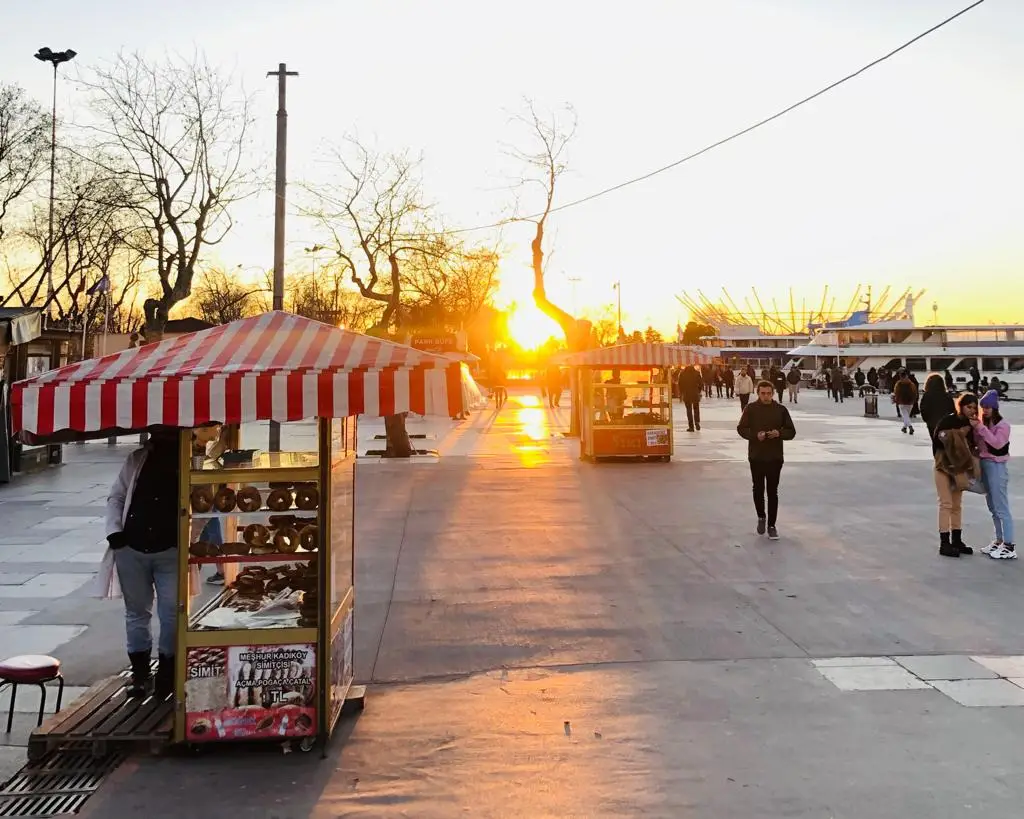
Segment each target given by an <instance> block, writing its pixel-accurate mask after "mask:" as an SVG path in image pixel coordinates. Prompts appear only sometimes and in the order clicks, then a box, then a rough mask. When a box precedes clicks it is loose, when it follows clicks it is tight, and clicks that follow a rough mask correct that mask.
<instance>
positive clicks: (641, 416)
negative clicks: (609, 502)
mask: <svg viewBox="0 0 1024 819" xmlns="http://www.w3.org/2000/svg"><path fill="white" fill-rule="evenodd" d="M700 360H702V358H701V356H700V355H699V354H698V353H696V352H695V351H693V350H690V349H688V348H686V347H682V346H679V345H674V344H620V345H618V346H615V347H600V348H597V349H594V350H585V351H583V352H579V353H574V354H572V355H568V356H565V357H564V358H563V359H562V360H561V363H562V364H563V365H565V366H569V367H572V368H573V377H574V378H575V379H576V384H577V387H578V389H577V390H575V391H574V396H578V397H579V398H578V403H577V405H576V406H574V407H573V411H574V412H576V413H578V414H579V415H578V417H579V421H580V457H581V458H582V459H583V460H588V461H598V460H603V459H606V458H642V459H645V460H658V461H669V460H671V459H672V447H673V429H672V384H671V371H672V368H674V367H683V366H686V365H688V364H696V363H698V362H699V361H700Z"/></svg>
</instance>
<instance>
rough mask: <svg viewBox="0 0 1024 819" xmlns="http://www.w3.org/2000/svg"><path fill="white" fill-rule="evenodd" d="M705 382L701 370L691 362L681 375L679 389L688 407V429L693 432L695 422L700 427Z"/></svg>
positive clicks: (684, 403)
mask: <svg viewBox="0 0 1024 819" xmlns="http://www.w3.org/2000/svg"><path fill="white" fill-rule="evenodd" d="M703 387H704V382H703V380H702V378H701V374H700V372H699V371H698V370H697V368H696V367H694V366H693V365H692V364H690V365H689V366H688V367H686V369H684V370H683V372H682V373H681V374H680V376H679V391H680V393H682V396H683V405H684V406H685V407H686V431H687V432H693V430H694V424H696V428H697V429H700V396H701V392H702V391H703Z"/></svg>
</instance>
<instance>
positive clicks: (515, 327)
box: [508, 302, 561, 350]
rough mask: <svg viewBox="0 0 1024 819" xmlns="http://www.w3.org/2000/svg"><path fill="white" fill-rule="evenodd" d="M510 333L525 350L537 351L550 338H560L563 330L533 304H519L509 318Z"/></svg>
mask: <svg viewBox="0 0 1024 819" xmlns="http://www.w3.org/2000/svg"><path fill="white" fill-rule="evenodd" d="M508 332H509V335H510V336H511V337H512V340H513V341H515V342H516V344H518V345H519V346H520V347H522V348H523V349H524V350H536V349H538V348H539V347H542V346H543V345H544V343H545V342H546V341H548V339H550V338H558V337H559V336H560V334H561V329H560V328H559V326H558V324H556V323H555V322H554V321H553V320H552V319H550V318H549V317H548V316H545V315H544V314H543V313H542V312H541V311H540V310H538V309H537V307H536V305H534V304H533V303H532V302H527V303H525V304H517V305H515V307H514V308H513V309H512V311H511V312H510V314H509V317H508Z"/></svg>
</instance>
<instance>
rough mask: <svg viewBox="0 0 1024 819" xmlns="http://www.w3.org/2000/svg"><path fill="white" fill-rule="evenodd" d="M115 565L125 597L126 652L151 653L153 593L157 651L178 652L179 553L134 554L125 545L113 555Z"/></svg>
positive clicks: (167, 654)
mask: <svg viewBox="0 0 1024 819" xmlns="http://www.w3.org/2000/svg"><path fill="white" fill-rule="evenodd" d="M114 565H116V566H117V578H118V580H119V581H120V583H121V594H122V596H123V597H124V624H125V631H126V633H127V637H128V653H129V654H134V653H135V652H137V651H139V652H141V651H145V652H152V650H153V631H152V628H151V627H150V624H151V622H152V620H153V591H154V589H155V590H156V616H157V620H159V621H160V642H159V644H158V645H159V649H158V650H159V652H160V653H161V654H163V655H164V656H167V657H173V656H174V654H175V651H176V649H177V642H176V640H175V634H176V630H177V619H176V618H177V608H178V605H177V604H178V550H177V549H165V550H164V551H162V552H156V553H154V554H145V553H143V552H137V551H135V549H133V548H132V547H131V546H124V547H122V548H120V549H117V550H116V551H115V552H114Z"/></svg>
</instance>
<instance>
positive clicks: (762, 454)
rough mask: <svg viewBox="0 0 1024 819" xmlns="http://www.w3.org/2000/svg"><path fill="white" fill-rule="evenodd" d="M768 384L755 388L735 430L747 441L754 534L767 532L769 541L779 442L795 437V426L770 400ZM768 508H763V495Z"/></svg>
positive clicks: (779, 465) (776, 500) (772, 536)
mask: <svg viewBox="0 0 1024 819" xmlns="http://www.w3.org/2000/svg"><path fill="white" fill-rule="evenodd" d="M774 392H775V390H774V389H773V387H772V384H771V382H770V381H761V382H760V383H758V385H757V400H756V401H755V402H754V403H753V404H750V405H749V406H748V407H747V408H746V409H745V410H743V415H742V416H740V422H739V424H738V425H737V426H736V431H737V432H738V433H739V434H740V437H741V438H745V439H746V440H747V442H748V443H747V458H748V460H749V461H750V478H751V481H752V483H753V491H754V509H755V510H756V512H757V533H758V534H759V535H763V534H764V533H765V531H766V530H767V532H768V537H769V538H770V539H771V540H778V539H779V530H778V529H777V528H776V527H775V523H776V519H777V517H778V513H779V477H780V475H781V474H782V463H783V456H782V442H783V441H792V440H793V438H795V437H796V427H794V426H793V419H792V418H790V416H789V410H788V409H786V408H785V407H784V406H783V405H782V404H780V403H779V402H777V401H776V400H775V399H774ZM766 494H767V496H768V507H767V509H766V508H765V495H766Z"/></svg>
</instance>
